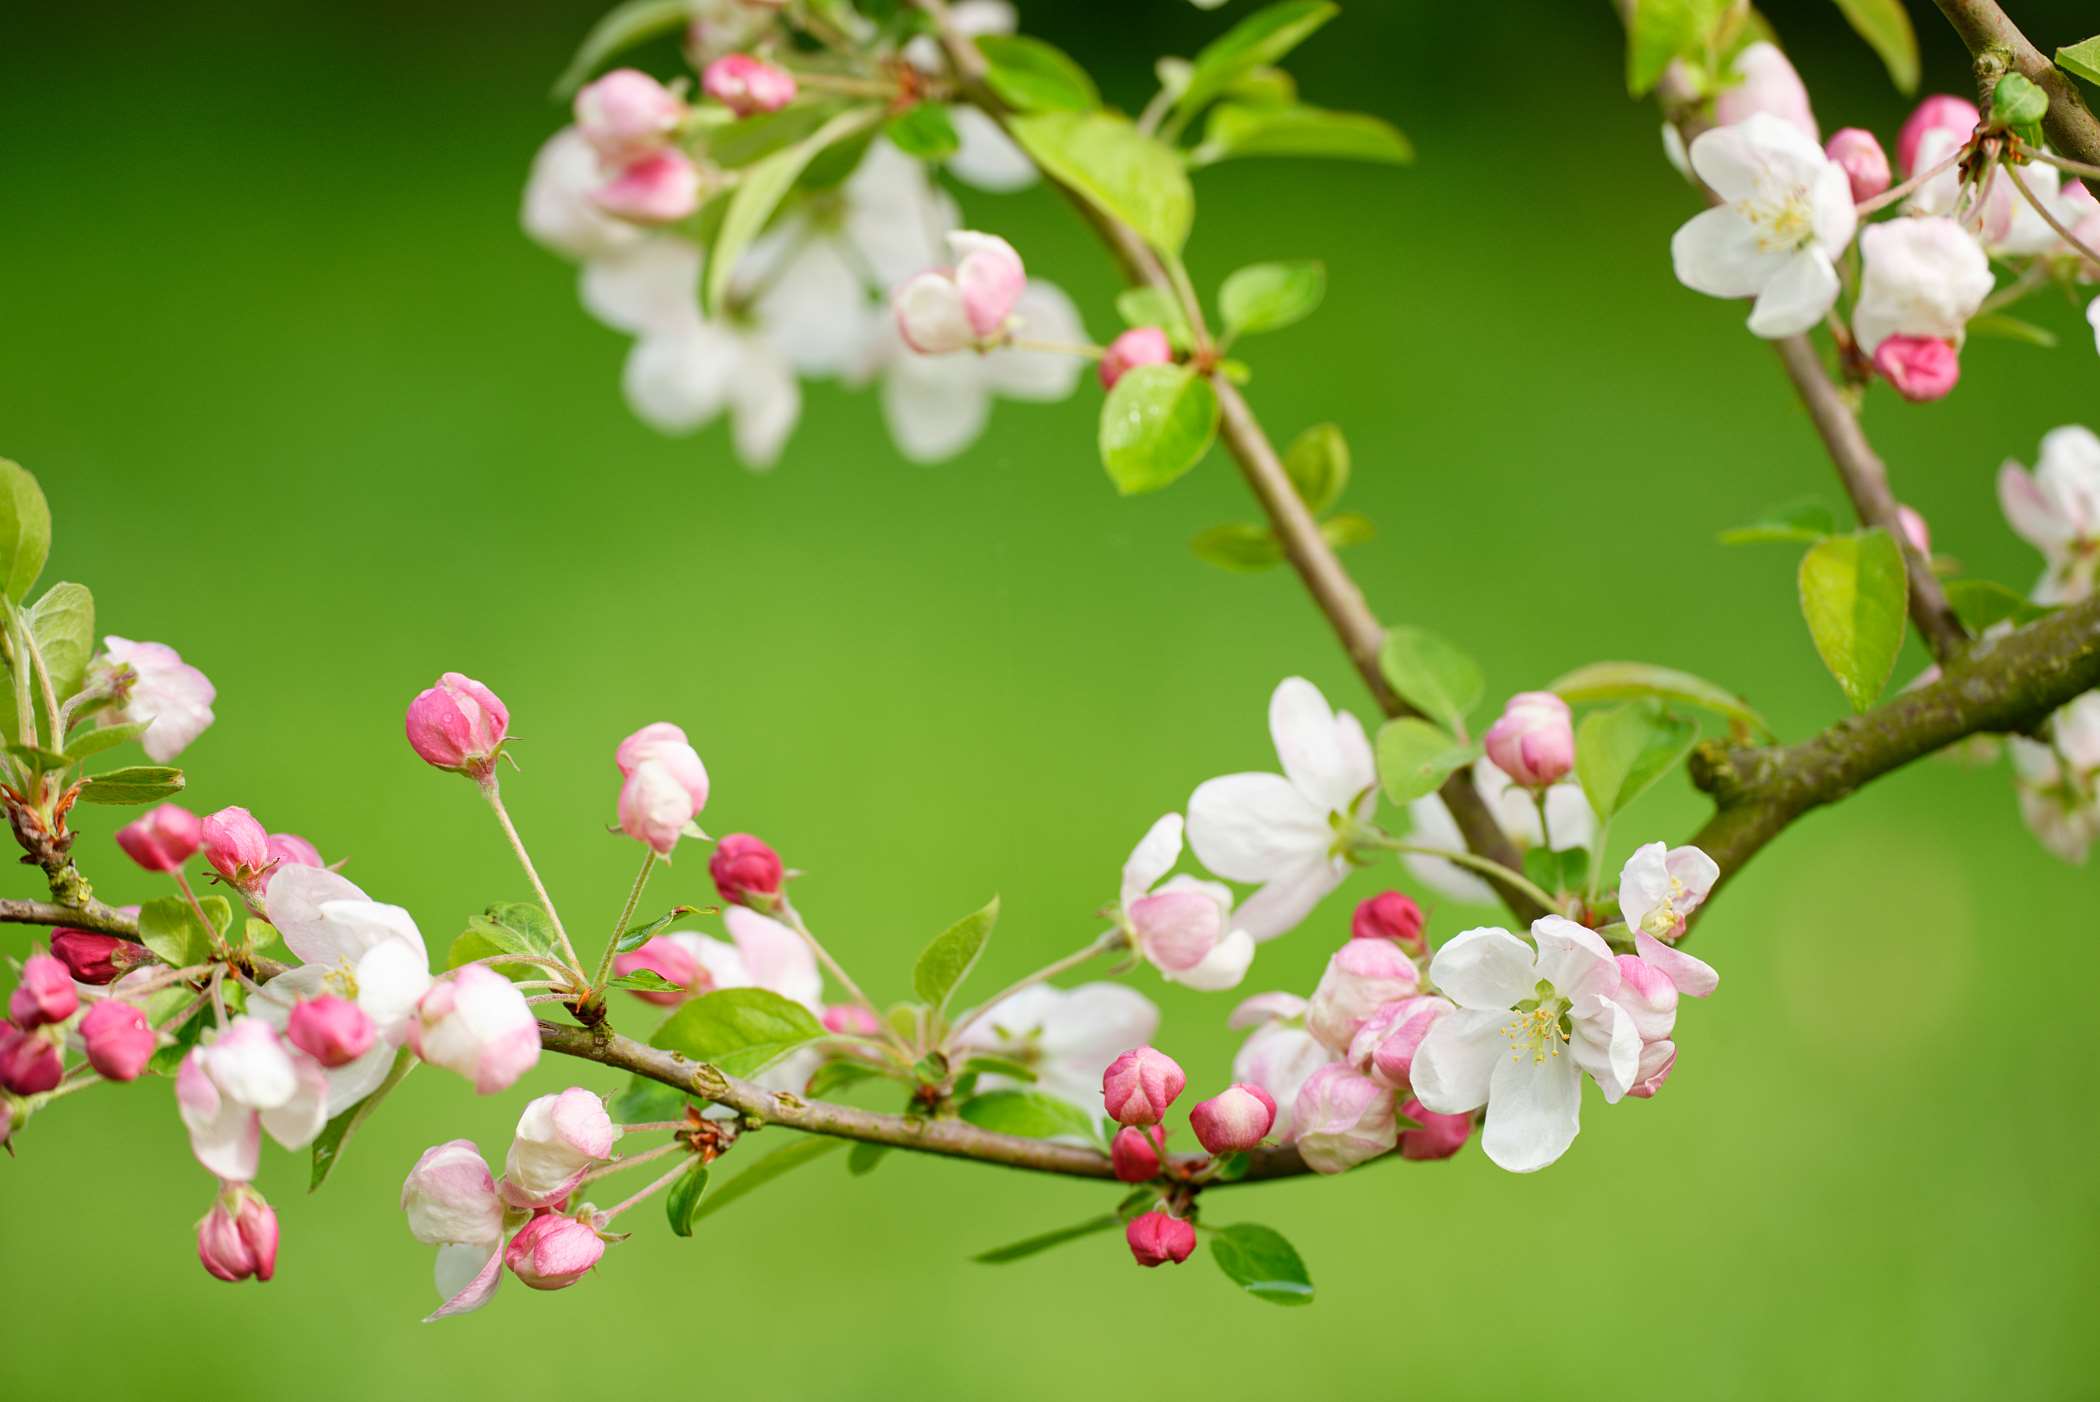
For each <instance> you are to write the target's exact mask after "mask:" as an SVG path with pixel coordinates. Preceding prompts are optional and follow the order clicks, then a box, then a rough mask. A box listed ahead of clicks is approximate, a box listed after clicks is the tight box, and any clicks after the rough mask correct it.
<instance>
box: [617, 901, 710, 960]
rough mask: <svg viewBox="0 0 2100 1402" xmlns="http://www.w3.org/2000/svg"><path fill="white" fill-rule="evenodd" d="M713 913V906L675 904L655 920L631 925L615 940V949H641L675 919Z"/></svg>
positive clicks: (628, 951)
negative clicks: (704, 907) (703, 908)
mask: <svg viewBox="0 0 2100 1402" xmlns="http://www.w3.org/2000/svg"><path fill="white" fill-rule="evenodd" d="M713 913H714V909H713V907H709V908H708V909H706V910H705V911H703V910H702V909H701V908H700V907H699V906H692V905H674V906H672V907H671V908H670V909H669V910H667V911H665V912H664V913H663V914H662V915H659V916H657V917H656V918H655V919H654V920H649V921H645V922H643V923H642V924H640V925H632V926H629V927H628V929H627V932H626V933H625V934H623V935H621V936H620V938H619V939H618V940H616V941H614V943H613V949H614V951H615V952H617V953H620V954H627V953H630V952H631V951H633V950H637V949H640V948H641V947H642V946H643V945H645V944H647V943H649V941H651V940H653V939H655V938H656V937H657V936H658V935H660V934H662V933H663V931H664V927H665V926H667V925H669V924H670V923H671V922H672V921H674V920H680V919H683V918H684V917H686V916H688V915H700V914H708V915H712V914H713Z"/></svg>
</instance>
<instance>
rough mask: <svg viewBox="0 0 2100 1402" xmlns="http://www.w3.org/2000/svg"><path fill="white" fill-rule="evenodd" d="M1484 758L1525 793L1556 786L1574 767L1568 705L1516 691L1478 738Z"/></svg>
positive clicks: (1539, 693) (1542, 695)
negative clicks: (1527, 790)
mask: <svg viewBox="0 0 2100 1402" xmlns="http://www.w3.org/2000/svg"><path fill="white" fill-rule="evenodd" d="M1481 740H1482V744H1483V745H1484V746H1485V748H1486V749H1487V753H1488V758H1489V759H1491V760H1493V761H1494V762H1495V764H1496V766H1497V767H1498V768H1500V769H1501V770H1502V772H1503V773H1505V774H1507V775H1509V777H1510V778H1511V779H1512V780H1514V781H1515V782H1516V783H1518V784H1521V785H1523V786H1524V787H1525V788H1527V789H1545V788H1550V787H1551V786H1552V785H1554V784H1557V783H1559V782H1560V781H1561V780H1562V779H1565V778H1566V777H1567V776H1568V771H1569V770H1571V769H1573V768H1574V767H1575V727H1574V724H1573V722H1572V720H1571V718H1570V713H1569V711H1568V703H1567V702H1565V701H1563V700H1561V699H1560V698H1559V697H1558V696H1555V695H1554V694H1553V693H1552V692H1550V691H1520V692H1518V693H1517V694H1516V695H1515V696H1512V697H1510V698H1509V703H1508V704H1507V705H1505V706H1504V707H1503V708H1502V714H1501V715H1500V716H1499V717H1497V718H1496V721H1495V723H1494V724H1493V725H1491V726H1489V727H1488V730H1487V734H1486V735H1484V736H1483V737H1481Z"/></svg>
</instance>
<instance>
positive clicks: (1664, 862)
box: [1619, 842, 1721, 998]
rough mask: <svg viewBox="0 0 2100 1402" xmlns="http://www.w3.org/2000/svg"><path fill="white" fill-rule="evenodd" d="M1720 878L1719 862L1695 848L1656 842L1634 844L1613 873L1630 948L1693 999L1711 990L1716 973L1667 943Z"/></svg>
mask: <svg viewBox="0 0 2100 1402" xmlns="http://www.w3.org/2000/svg"><path fill="white" fill-rule="evenodd" d="M1720 879H1721V868H1720V867H1719V865H1717V864H1716V863H1715V861H1714V859H1713V858H1712V857H1709V856H1707V855H1706V853H1704V852H1702V851H1700V850H1699V849H1698V848H1697V847H1670V848H1665V847H1664V846H1663V844H1662V843H1660V842H1650V843H1648V844H1647V845H1646V846H1643V847H1640V848H1637V849H1636V850H1635V851H1634V854H1633V855H1632V856H1630V857H1628V858H1627V859H1626V865H1625V866H1624V867H1623V868H1621V870H1620V872H1619V913H1620V914H1621V915H1622V916H1624V917H1625V920H1626V926H1627V928H1628V929H1630V930H1632V931H1633V944H1634V950H1635V952H1636V953H1638V954H1639V955H1640V957H1641V958H1643V959H1645V960H1647V961H1648V962H1649V963H1651V964H1653V965H1655V966H1656V967H1657V968H1659V969H1661V970H1662V971H1663V973H1665V974H1667V975H1668V976H1669V978H1670V981H1671V982H1672V983H1674V984H1676V985H1677V991H1678V992H1680V993H1688V994H1690V995H1691V996H1692V997H1694V998H1704V997H1706V996H1707V995H1708V994H1710V993H1712V992H1713V991H1714V989H1715V988H1716V987H1718V986H1719V984H1720V982H1721V976H1720V975H1719V974H1717V973H1715V972H1714V970H1713V966H1712V965H1710V964H1707V963H1706V962H1705V961H1703V960H1700V959H1695V958H1693V957H1692V956H1691V955H1689V954H1686V953H1684V952H1682V951H1681V950H1677V949H1674V948H1672V947H1671V946H1672V944H1673V943H1674V942H1675V941H1676V940H1677V939H1679V938H1680V937H1681V936H1682V935H1683V934H1684V931H1685V921H1686V919H1687V918H1688V917H1689V916H1690V915H1691V914H1692V912H1693V911H1695V910H1697V909H1698V908H1699V907H1700V906H1701V905H1703V904H1704V903H1705V901H1706V898H1707V896H1708V894H1710V893H1711V892H1712V891H1713V888H1714V883H1715V882H1716V881H1719V880H1720Z"/></svg>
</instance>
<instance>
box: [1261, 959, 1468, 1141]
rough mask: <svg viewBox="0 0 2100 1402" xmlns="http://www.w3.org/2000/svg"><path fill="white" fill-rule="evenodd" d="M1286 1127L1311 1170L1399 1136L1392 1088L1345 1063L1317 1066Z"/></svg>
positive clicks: (1301, 1087)
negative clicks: (1288, 1128) (1318, 1067)
mask: <svg viewBox="0 0 2100 1402" xmlns="http://www.w3.org/2000/svg"><path fill="white" fill-rule="evenodd" d="M1461 938H1463V937H1461ZM1291 1131H1292V1135H1293V1137H1294V1139H1295V1141H1296V1143H1297V1145H1298V1152H1299V1154H1300V1155H1301V1156H1302V1157H1303V1158H1304V1159H1305V1163H1306V1167H1308V1168H1310V1169H1312V1170H1313V1171H1314V1172H1315V1173H1341V1172H1344V1171H1346V1170H1348V1169H1352V1168H1354V1167H1356V1166H1357V1165H1358V1164H1360V1163H1365V1162H1367V1161H1369V1160H1371V1159H1375V1158H1377V1157H1378V1156H1379V1155H1380V1154H1385V1153H1390V1152H1391V1151H1392V1148H1393V1146H1394V1144H1395V1143H1397V1142H1398V1136H1399V1126H1398V1125H1397V1124H1396V1123H1395V1121H1394V1119H1393V1092H1392V1091H1391V1090H1390V1089H1389V1088H1387V1087H1385V1086H1382V1085H1380V1084H1378V1082H1376V1081H1374V1080H1372V1079H1371V1078H1370V1077H1369V1076H1366V1075H1364V1074H1362V1073H1361V1072H1359V1071H1357V1070H1356V1069H1355V1068H1353V1067H1351V1066H1348V1065H1346V1064H1345V1063H1342V1062H1335V1063H1334V1064H1332V1065H1329V1066H1322V1067H1321V1068H1320V1069H1319V1070H1317V1071H1315V1072H1313V1073H1312V1075H1311V1076H1309V1077H1307V1078H1306V1081H1305V1084H1304V1085H1302V1086H1300V1087H1299V1088H1298V1098H1297V1102H1296V1103H1295V1104H1294V1105H1293V1106H1292V1107H1291Z"/></svg>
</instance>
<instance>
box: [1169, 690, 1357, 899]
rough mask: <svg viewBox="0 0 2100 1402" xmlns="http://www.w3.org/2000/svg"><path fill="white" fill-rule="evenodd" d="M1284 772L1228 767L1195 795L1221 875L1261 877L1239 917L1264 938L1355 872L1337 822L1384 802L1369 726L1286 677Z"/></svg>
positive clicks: (1275, 708) (1272, 727)
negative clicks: (1380, 800)
mask: <svg viewBox="0 0 2100 1402" xmlns="http://www.w3.org/2000/svg"><path fill="white" fill-rule="evenodd" d="M1269 734H1270V736H1271V737H1272V738H1273V739H1274V740H1275V743H1276V756H1277V758H1278V759H1279V760H1280V761H1281V762H1282V767H1283V773H1282V774H1227V775H1225V776H1224V777H1222V778H1217V779H1208V780H1205V781H1204V782H1203V783H1202V784H1200V785H1198V786H1197V788H1196V791H1195V792H1194V793H1193V794H1191V795H1189V805H1188V813H1189V817H1188V836H1189V845H1190V846H1192V847H1193V848H1195V851H1196V857H1197V859H1198V860H1199V861H1201V862H1202V863H1203V865H1205V866H1207V867H1209V868H1210V869H1211V870H1212V871H1214V872H1216V873H1217V874H1218V875H1220V876H1223V877H1226V878H1228V879H1229V880H1233V881H1251V882H1259V883H1261V889H1260V890H1259V891H1256V892H1255V893H1254V894H1253V895H1252V896H1251V897H1249V898H1248V899H1247V901H1246V902H1245V903H1244V904H1242V905H1241V906H1240V910H1239V915H1238V917H1237V922H1238V924H1239V927H1240V928H1241V929H1243V930H1245V931H1246V932H1247V933H1248V934H1249V935H1251V936H1252V937H1253V938H1255V939H1256V940H1265V939H1271V938H1273V937H1275V936H1277V935H1280V934H1283V933H1284V932H1285V931H1287V930H1290V929H1291V928H1293V927H1294V926H1296V925H1297V924H1298V923H1299V922H1300V921H1302V920H1303V919H1304V918H1305V917H1306V916H1307V915H1308V914H1310V913H1311V912H1312V908H1313V907H1314V906H1316V905H1318V904H1319V903H1320V902H1321V901H1322V900H1324V899H1325V898H1326V897H1327V895H1328V894H1329V893H1330V892H1332V891H1333V890H1334V888H1335V887H1337V886H1339V885H1341V884H1342V878H1343V877H1344V876H1346V875H1347V874H1348V872H1349V857H1348V855H1347V849H1346V837H1345V836H1338V835H1337V834H1338V831H1342V832H1346V830H1347V829H1348V828H1350V827H1352V826H1353V825H1355V824H1356V823H1359V822H1363V821H1366V820H1368V819H1369V818H1370V816H1371V814H1372V812H1373V811H1374V810H1375V809H1376V807H1377V803H1378V796H1377V792H1376V788H1377V779H1378V771H1377V766H1376V764H1375V763H1374V762H1373V760H1372V758H1371V742H1370V741H1369V740H1368V739H1366V738H1365V736H1364V728H1363V725H1362V724H1361V723H1360V722H1359V721H1358V720H1357V719H1356V717H1355V716H1352V715H1350V714H1348V713H1347V712H1336V711H1335V710H1334V708H1333V707H1331V706H1329V705H1328V704H1327V698H1326V697H1324V696H1322V695H1321V694H1320V689H1319V688H1318V687H1316V686H1314V685H1313V684H1312V683H1311V682H1309V681H1306V680H1305V679H1304V678H1302V677H1289V678H1286V679H1285V680H1284V681H1283V682H1282V683H1281V684H1280V685H1278V686H1277V688H1276V690H1275V693H1274V694H1273V695H1271V696H1270V698H1269Z"/></svg>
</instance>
